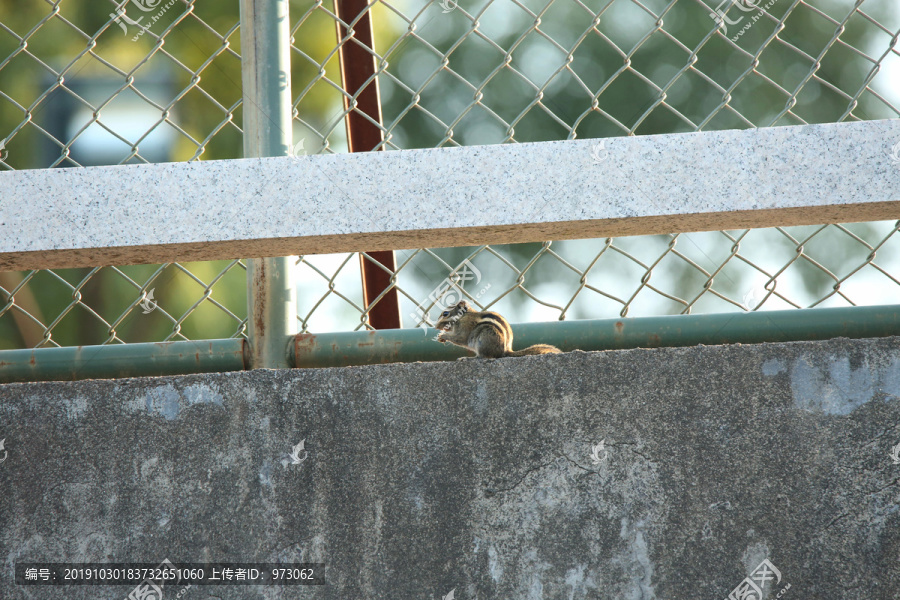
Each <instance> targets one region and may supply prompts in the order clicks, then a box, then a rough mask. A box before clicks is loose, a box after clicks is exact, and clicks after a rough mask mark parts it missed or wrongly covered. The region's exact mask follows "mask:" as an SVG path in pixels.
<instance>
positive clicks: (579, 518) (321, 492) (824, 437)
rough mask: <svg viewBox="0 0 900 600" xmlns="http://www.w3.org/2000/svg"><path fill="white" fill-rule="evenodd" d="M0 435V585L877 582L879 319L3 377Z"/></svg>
mask: <svg viewBox="0 0 900 600" xmlns="http://www.w3.org/2000/svg"><path fill="white" fill-rule="evenodd" d="M0 438H5V440H6V451H7V452H8V456H7V458H6V460H5V461H4V462H2V463H0V558H2V563H3V564H2V573H0V598H4V599H8V598H9V599H12V598H41V599H44V598H47V599H56V598H60V599H61V598H66V599H81V598H91V599H94V598H104V599H105V598H124V597H125V595H126V594H127V593H128V592H129V588H128V587H115V588H109V587H107V588H99V587H87V586H79V587H66V588H53V587H17V586H15V585H14V584H13V582H12V573H13V565H14V563H15V562H17V561H19V562H26V561H53V562H64V561H130V562H138V561H143V562H154V563H156V562H160V561H161V560H162V559H164V558H169V559H170V560H171V561H173V562H175V563H178V562H180V561H184V562H188V561H191V562H205V561H216V560H228V561H259V562H264V561H296V562H300V561H316V562H324V563H326V564H327V565H328V574H327V579H328V585H327V586H324V587H317V588H312V587H306V588H298V587H280V588H279V587H266V588H263V587H249V588H248V587H237V586H234V587H216V588H213V587H195V588H192V589H190V590H188V591H187V592H186V593H185V594H184V595H183V596H182V598H184V599H186V600H193V599H195V598H196V599H207V598H221V599H231V598H235V599H236V598H241V599H257V598H292V599H293V598H317V599H318V598H323V599H324V598H329V599H331V598H334V599H375V598H390V599H416V600H425V599H436V598H443V597H446V596H447V594H449V593H450V592H451V590H455V591H454V596H453V597H454V598H455V599H456V600H469V599H474V598H480V599H482V600H485V599H491V598H509V599H520V598H565V599H573V598H574V599H582V598H616V599H622V598H624V599H644V600H649V599H652V598H657V599H660V600H680V599H685V600H687V599H690V600H697V599H709V600H721V599H722V598H725V597H726V596H727V595H728V594H729V593H730V592H731V591H732V590H733V589H734V588H735V587H736V586H737V585H738V584H739V583H740V582H741V580H742V579H743V578H744V577H745V576H747V575H748V574H749V573H750V572H751V571H752V570H753V569H754V568H755V567H756V566H757V565H758V564H760V563H761V562H762V560H763V559H766V558H768V559H769V560H770V561H771V563H772V564H773V565H775V566H776V567H777V568H778V570H779V571H780V573H781V575H782V579H781V581H780V582H778V584H777V585H776V586H774V587H772V586H771V584H770V586H769V587H767V588H766V589H767V592H766V597H767V598H775V597H776V594H777V592H778V591H779V590H781V589H783V588H784V587H785V586H786V585H788V584H790V588H789V589H788V590H787V591H786V592H784V594H783V596H781V597H782V598H787V599H788V600H789V599H790V598H796V599H798V600H800V599H803V600H807V599H817V598H822V599H830V598H835V599H838V598H839V599H841V600H851V599H855V598H860V599H863V598H865V599H867V600H874V599H888V598H897V597H898V596H900V508H898V502H900V465H896V464H894V463H893V461H892V459H891V457H890V456H889V454H890V452H891V449H892V447H893V446H895V445H896V444H900V338H885V339H879V340H854V341H849V340H833V341H830V342H803V343H791V344H770V345H755V346H717V347H696V348H683V349H659V350H630V351H620V352H596V353H583V352H574V353H570V354H565V355H556V356H553V355H551V356H545V357H526V358H521V359H503V360H498V361H483V362H482V361H463V362H455V363H428V364H424V363H423V364H398V365H387V366H377V367H358V368H345V369H330V370H292V371H252V372H244V373H229V374H223V375H198V376H183V377H161V378H147V379H129V380H119V381H82V382H77V383H42V384H27V385H16V384H11V385H6V386H0ZM304 439H305V440H306V441H305V446H306V450H307V451H308V452H309V454H308V457H307V458H306V460H305V461H303V462H302V463H301V464H300V465H292V464H289V463H290V461H288V460H287V453H288V452H289V451H290V450H291V448H292V446H294V445H295V444H297V443H298V442H299V441H300V440H304ZM603 440H605V450H599V449H598V450H597V452H596V456H597V458H599V459H600V460H599V462H598V463H596V464H595V461H594V460H592V457H591V455H592V448H593V447H594V446H595V445H597V444H599V443H600V442H601V441H603ZM0 458H2V454H0Z"/></svg>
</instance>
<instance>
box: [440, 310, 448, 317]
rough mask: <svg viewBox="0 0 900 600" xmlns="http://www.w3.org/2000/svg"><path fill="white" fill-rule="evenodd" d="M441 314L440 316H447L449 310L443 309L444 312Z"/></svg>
mask: <svg viewBox="0 0 900 600" xmlns="http://www.w3.org/2000/svg"><path fill="white" fill-rule="evenodd" d="M441 316H442V317H449V316H450V311H449V310H445V311H444V312H442V313H441Z"/></svg>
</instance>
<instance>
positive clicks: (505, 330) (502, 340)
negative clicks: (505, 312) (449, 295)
mask: <svg viewBox="0 0 900 600" xmlns="http://www.w3.org/2000/svg"><path fill="white" fill-rule="evenodd" d="M437 328H438V329H440V330H441V332H440V333H439V334H438V340H439V341H441V342H450V343H451V344H456V345H457V346H462V347H463V348H468V349H469V350H471V351H473V352H474V353H475V356H477V357H478V358H503V357H504V356H526V355H530V354H550V353H556V352H559V349H558V348H555V347H553V346H549V345H547V344H536V345H534V346H530V347H528V348H525V349H524V350H519V351H518V352H513V349H512V340H513V332H512V327H510V325H509V321H507V320H506V319H504V318H503V317H502V316H501V315H499V314H497V313H495V312H490V311H485V312H474V311H472V310H470V307H469V304H468V302H466V301H465V300H462V301H460V302H459V303H458V304H457V305H456V306H454V307H452V308H449V309H447V310H445V311H444V312H443V313H441V318H440V319H438V322H437Z"/></svg>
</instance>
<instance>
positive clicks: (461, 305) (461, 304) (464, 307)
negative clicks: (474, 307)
mask: <svg viewBox="0 0 900 600" xmlns="http://www.w3.org/2000/svg"><path fill="white" fill-rule="evenodd" d="M456 308H458V309H459V310H461V311H462V312H466V311H468V310H469V303H468V302H466V301H465V300H460V301H459V303H458V304H457V305H456Z"/></svg>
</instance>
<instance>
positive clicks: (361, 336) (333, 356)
mask: <svg viewBox="0 0 900 600" xmlns="http://www.w3.org/2000/svg"><path fill="white" fill-rule="evenodd" d="M513 331H514V334H515V347H516V348H524V347H525V346H530V345H531V344H538V343H546V344H553V345H554V346H557V347H559V348H560V349H561V350H563V351H569V350H576V349H577V350H586V351H591V350H622V349H627V348H659V347H663V346H696V345H699V344H706V345H716V344H737V343H741V344H757V343H763V342H791V341H803V340H825V339H830V338H835V337H847V338H869V337H886V336H892V335H898V336H900V306H897V305H889V306H865V307H854V308H816V309H804V310H796V309H794V310H782V311H764V312H749V313H723V314H707V315H680V316H667V317H641V318H635V319H600V320H592V321H562V322H552V323H526V324H521V325H514V326H513ZM436 334H437V331H436V330H434V329H394V330H387V331H367V332H342V333H323V334H312V333H306V334H298V335H297V336H295V337H294V339H293V343H288V342H289V341H290V340H289V339H285V345H286V346H288V347H289V348H290V351H289V352H288V355H289V356H288V357H287V358H288V360H287V362H288V364H291V365H295V366H298V367H345V366H352V365H373V364H384V363H391V362H419V361H442V360H454V359H456V358H459V357H461V356H470V354H469V353H468V352H466V351H465V350H463V349H462V348H457V347H456V346H451V345H449V344H440V343H438V342H437V341H435V340H434V337H435V335H436ZM247 354H248V351H247V341H246V340H242V339H227V340H206V341H198V342H162V343H151V344H117V345H108V346H79V347H70V348H39V349H34V350H4V351H0V383H9V382H17V381H46V380H69V379H87V378H111V377H137V376H158V375H181V374H187V373H208V372H224V371H240V370H243V369H247V368H249V366H250V362H249V359H248V358H247Z"/></svg>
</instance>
